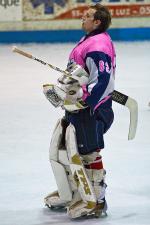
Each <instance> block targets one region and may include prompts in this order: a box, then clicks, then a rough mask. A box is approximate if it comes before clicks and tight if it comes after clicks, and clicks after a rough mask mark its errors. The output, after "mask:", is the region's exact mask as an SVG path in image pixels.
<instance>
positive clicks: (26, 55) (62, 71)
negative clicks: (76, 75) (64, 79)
mask: <svg viewBox="0 0 150 225" xmlns="http://www.w3.org/2000/svg"><path fill="white" fill-rule="evenodd" d="M12 51H13V52H16V53H18V54H20V55H23V56H25V57H27V58H30V59H33V60H35V61H37V62H39V63H41V64H43V65H45V66H49V67H50V68H51V69H53V70H56V71H58V72H60V73H63V74H64V75H66V76H69V73H67V72H66V71H64V70H61V69H60V68H58V67H57V66H53V65H52V64H50V63H47V62H44V61H43V60H41V59H39V58H37V57H34V56H33V55H32V54H30V53H28V52H24V51H23V50H21V49H19V48H17V47H13V49H12Z"/></svg>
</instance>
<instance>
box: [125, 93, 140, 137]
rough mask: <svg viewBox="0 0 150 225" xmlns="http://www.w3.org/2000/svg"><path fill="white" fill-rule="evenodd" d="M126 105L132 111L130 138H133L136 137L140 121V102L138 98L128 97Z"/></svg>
mask: <svg viewBox="0 0 150 225" xmlns="http://www.w3.org/2000/svg"><path fill="white" fill-rule="evenodd" d="M126 106H127V107H128V109H129V111H130V125H129V133H128V140H132V139H134V137H135V134H136V130H137V123H138V104H137V102H136V100H134V99H132V98H130V97H128V100H127V102H126Z"/></svg>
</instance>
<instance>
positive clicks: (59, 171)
mask: <svg viewBox="0 0 150 225" xmlns="http://www.w3.org/2000/svg"><path fill="white" fill-rule="evenodd" d="M51 166H52V169H53V173H54V176H55V179H56V183H57V187H58V193H59V196H60V199H62V200H65V201H67V202H68V201H71V200H72V190H71V188H70V185H69V182H68V178H67V174H66V171H65V168H64V166H63V165H62V164H60V163H58V162H56V161H53V160H51Z"/></svg>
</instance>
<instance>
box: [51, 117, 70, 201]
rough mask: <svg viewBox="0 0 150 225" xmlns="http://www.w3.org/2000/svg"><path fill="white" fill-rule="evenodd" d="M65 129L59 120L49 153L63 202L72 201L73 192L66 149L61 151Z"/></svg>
mask: <svg viewBox="0 0 150 225" xmlns="http://www.w3.org/2000/svg"><path fill="white" fill-rule="evenodd" d="M62 133H63V127H62V124H61V120H59V121H58V122H57V124H56V127H55V129H54V132H53V135H52V138H51V143H50V151H49V159H50V163H51V167H52V170H53V173H54V176H55V179H56V184H57V187H58V194H59V197H60V199H61V200H62V201H66V202H68V201H71V200H72V190H71V186H70V184H69V181H68V176H67V173H66V170H65V165H69V161H68V157H67V152H66V150H65V149H59V148H60V146H61V141H62V135H63V134H62Z"/></svg>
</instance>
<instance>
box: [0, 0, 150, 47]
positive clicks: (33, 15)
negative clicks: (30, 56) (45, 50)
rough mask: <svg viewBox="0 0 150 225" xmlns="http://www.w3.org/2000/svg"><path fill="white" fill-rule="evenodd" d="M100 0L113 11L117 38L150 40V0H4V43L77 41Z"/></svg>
mask: <svg viewBox="0 0 150 225" xmlns="http://www.w3.org/2000/svg"><path fill="white" fill-rule="evenodd" d="M96 2H100V3H101V4H104V5H106V6H107V7H108V8H109V10H110V13H111V15H112V25H111V29H110V30H109V33H110V35H111V37H112V39H113V40H122V41H136V40H150V4H149V3H150V2H149V0H128V1H124V0H101V1H92V0H83V1H75V0H70V1H60V0H59V1H50V0H46V1H45V0H12V1H6V0H5V1H0V43H11V42H23V43H25V42H68V41H69V42H74V41H78V40H79V39H80V37H81V36H82V35H84V33H83V32H82V31H81V18H82V15H83V14H84V13H85V11H86V10H87V8H88V5H90V4H95V3H96Z"/></svg>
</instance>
